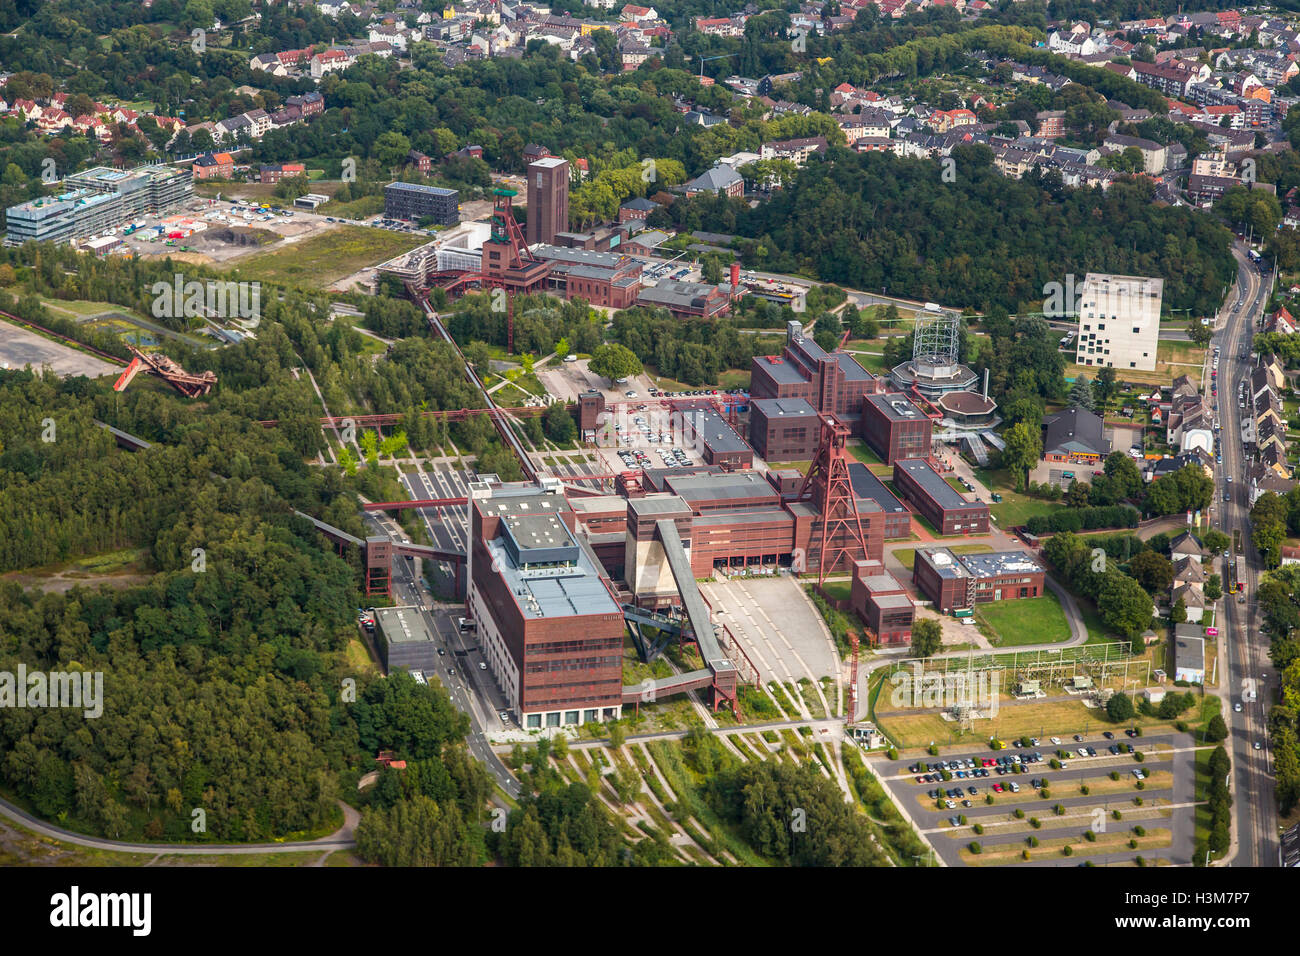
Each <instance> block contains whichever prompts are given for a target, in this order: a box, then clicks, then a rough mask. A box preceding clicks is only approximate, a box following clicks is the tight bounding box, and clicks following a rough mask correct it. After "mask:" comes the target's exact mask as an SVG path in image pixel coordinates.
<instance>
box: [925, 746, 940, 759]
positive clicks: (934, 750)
mask: <svg viewBox="0 0 1300 956" xmlns="http://www.w3.org/2000/svg"><path fill="white" fill-rule="evenodd" d="M927 753H929V755H930V756H931V757H937V756H939V748H938V747H936V746H935V745H934V744H930V749H929V750H928V751H927Z"/></svg>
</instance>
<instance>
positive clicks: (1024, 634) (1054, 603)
mask: <svg viewBox="0 0 1300 956" xmlns="http://www.w3.org/2000/svg"><path fill="white" fill-rule="evenodd" d="M975 620H977V621H979V623H980V624H982V625H983V626H984V627H985V628H986V629H987V631H989V632H991V633H990V637H992V638H993V642H994V643H995V644H996V645H997V646H998V647H1016V646H1019V645H1022V644H1047V643H1050V642H1053V641H1068V640H1069V639H1070V623H1069V621H1067V620H1066V618H1065V611H1064V609H1062V607H1061V602H1060V601H1059V600H1057V597H1056V595H1055V594H1052V593H1051V592H1050V591H1049V592H1048V593H1047V594H1044V595H1043V596H1042V597H1036V598H1020V599H1018V600H1015V601H994V602H993V603H992V604H981V605H980V606H979V607H977V608H976V609H975Z"/></svg>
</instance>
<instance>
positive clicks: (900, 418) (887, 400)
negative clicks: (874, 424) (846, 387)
mask: <svg viewBox="0 0 1300 956" xmlns="http://www.w3.org/2000/svg"><path fill="white" fill-rule="evenodd" d="M865 397H866V400H867V401H868V402H870V403H871V405H872V407H874V408H875V409H876V410H877V411H879V412H880V414H882V415H884V416H885V417H886V418H887V419H889V420H890V421H893V422H914V421H920V420H921V419H922V418H925V413H924V412H922V411H921V410H920V409H919V408H917V407H916V405H915V404H914V403H913V402H912V401H911V399H909V398H908V397H907V396H906V395H904V394H903V393H902V392H890V393H888V394H886V395H867V396H865Z"/></svg>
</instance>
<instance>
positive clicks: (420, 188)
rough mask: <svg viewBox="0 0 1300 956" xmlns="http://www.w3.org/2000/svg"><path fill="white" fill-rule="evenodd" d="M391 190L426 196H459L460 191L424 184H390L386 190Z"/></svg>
mask: <svg viewBox="0 0 1300 956" xmlns="http://www.w3.org/2000/svg"><path fill="white" fill-rule="evenodd" d="M389 189H392V190H394V191H395V192H404V193H421V194H423V195H426V196H458V195H460V191H459V190H456V189H444V188H443V187H441V186H425V185H424V184H423V183H389V184H388V185H387V186H385V187H384V190H385V191H387V190H389Z"/></svg>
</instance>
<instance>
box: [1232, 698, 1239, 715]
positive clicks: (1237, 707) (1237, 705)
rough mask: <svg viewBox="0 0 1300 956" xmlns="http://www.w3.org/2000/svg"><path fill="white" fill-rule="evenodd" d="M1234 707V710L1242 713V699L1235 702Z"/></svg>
mask: <svg viewBox="0 0 1300 956" xmlns="http://www.w3.org/2000/svg"><path fill="white" fill-rule="evenodd" d="M1232 709H1233V711H1234V712H1236V713H1238V714H1240V713H1241V701H1237V702H1236V703H1235V704H1233V705H1232Z"/></svg>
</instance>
